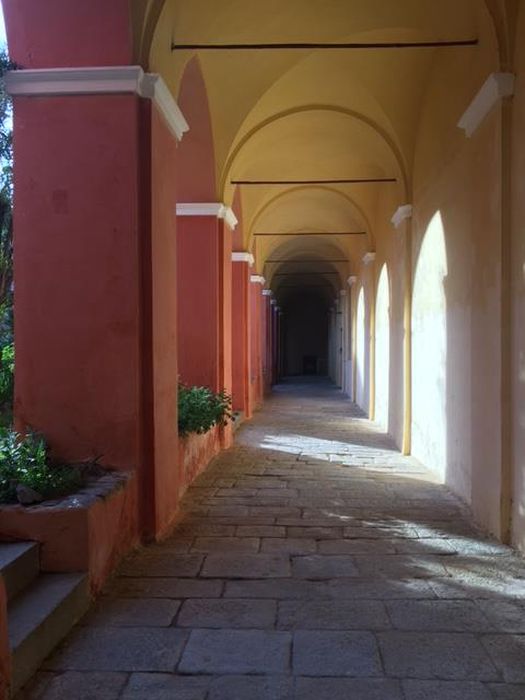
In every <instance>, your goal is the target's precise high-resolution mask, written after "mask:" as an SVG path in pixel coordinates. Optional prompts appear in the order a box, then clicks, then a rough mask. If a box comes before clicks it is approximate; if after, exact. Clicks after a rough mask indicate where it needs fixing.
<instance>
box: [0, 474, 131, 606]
mask: <svg viewBox="0 0 525 700" xmlns="http://www.w3.org/2000/svg"><path fill="white" fill-rule="evenodd" d="M137 522H138V521H137V483H136V477H135V475H133V474H130V473H125V472H108V473H107V475H105V476H103V477H101V478H98V479H96V480H95V479H94V480H91V481H89V482H88V483H87V484H86V486H85V487H84V488H83V489H82V490H80V491H79V492H77V493H75V494H72V495H70V496H67V497H65V498H63V499H60V500H54V501H45V502H44V503H41V504H38V505H34V506H21V505H6V506H0V541H10V540H32V541H35V542H39V543H40V545H41V547H40V552H41V562H40V567H41V570H42V571H49V572H58V571H61V572H66V571H68V572H86V573H87V574H88V576H89V582H90V587H91V590H92V592H93V593H97V592H98V591H99V590H100V589H101V587H102V585H103V583H104V581H105V579H106V578H107V576H108V575H109V573H110V572H111V571H112V569H113V568H114V567H115V566H116V564H117V563H118V561H119V560H120V558H121V557H122V556H123V555H124V554H125V553H126V552H127V551H129V550H130V549H131V548H132V547H134V546H136V545H137V544H138V541H139V534H138V524H137Z"/></svg>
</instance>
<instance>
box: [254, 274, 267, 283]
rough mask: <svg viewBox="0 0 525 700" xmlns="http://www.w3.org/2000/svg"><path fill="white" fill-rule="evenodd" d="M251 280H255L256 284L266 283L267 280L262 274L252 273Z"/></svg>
mask: <svg viewBox="0 0 525 700" xmlns="http://www.w3.org/2000/svg"><path fill="white" fill-rule="evenodd" d="M250 282H254V283H255V284H266V280H265V279H264V277H263V276H262V275H251V276H250Z"/></svg>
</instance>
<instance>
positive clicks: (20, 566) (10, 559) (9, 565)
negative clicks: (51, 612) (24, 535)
mask: <svg viewBox="0 0 525 700" xmlns="http://www.w3.org/2000/svg"><path fill="white" fill-rule="evenodd" d="M39 569H40V550H39V545H38V544H37V543H36V542H6V543H0V573H1V575H2V577H3V579H4V584H5V587H6V592H7V600H8V601H10V600H12V599H13V598H14V597H15V596H16V595H17V594H18V593H20V592H21V591H23V590H24V589H25V588H26V587H27V586H28V585H29V584H30V583H31V582H32V581H33V580H34V579H35V578H36V577H37V576H38V574H39Z"/></svg>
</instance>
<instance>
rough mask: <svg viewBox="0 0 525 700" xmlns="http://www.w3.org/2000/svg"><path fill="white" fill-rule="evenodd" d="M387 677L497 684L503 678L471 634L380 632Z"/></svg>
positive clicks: (478, 641)
mask: <svg viewBox="0 0 525 700" xmlns="http://www.w3.org/2000/svg"><path fill="white" fill-rule="evenodd" d="M378 639H379V646H380V648H381V655H382V658H383V663H384V666H385V672H386V674H387V675H388V676H392V677H394V678H407V677H408V678H410V677H412V678H421V679H441V680H448V679H450V680H456V679H461V680H463V679H464V680H480V681H494V680H498V678H499V677H500V674H499V673H498V671H497V670H496V667H495V666H494V664H493V663H492V662H491V659H490V656H489V654H487V652H486V651H485V649H484V648H483V645H482V644H481V641H480V640H479V639H478V638H477V637H475V636H474V635H472V634H459V633H449V632H432V633H427V632H397V631H396V632H379V633H378Z"/></svg>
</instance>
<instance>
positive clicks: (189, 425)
mask: <svg viewBox="0 0 525 700" xmlns="http://www.w3.org/2000/svg"><path fill="white" fill-rule="evenodd" d="M178 408H179V434H180V435H188V433H199V434H201V433H206V432H208V430H210V428H213V426H214V425H221V426H222V425H226V424H227V423H228V421H229V420H230V419H231V418H232V410H231V408H232V400H231V397H230V396H229V395H228V394H227V393H226V392H225V391H224V390H223V391H220V392H218V393H215V392H214V391H212V390H211V389H208V387H205V386H190V387H188V386H185V385H184V384H179V400H178Z"/></svg>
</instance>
